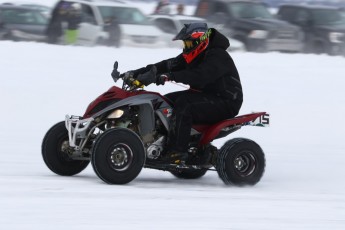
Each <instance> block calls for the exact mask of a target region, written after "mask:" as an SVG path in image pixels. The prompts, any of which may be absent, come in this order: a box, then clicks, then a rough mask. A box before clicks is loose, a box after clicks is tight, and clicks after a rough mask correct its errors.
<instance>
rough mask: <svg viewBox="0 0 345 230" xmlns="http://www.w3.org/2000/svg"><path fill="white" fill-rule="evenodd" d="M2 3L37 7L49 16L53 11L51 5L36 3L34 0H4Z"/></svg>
mask: <svg viewBox="0 0 345 230" xmlns="http://www.w3.org/2000/svg"><path fill="white" fill-rule="evenodd" d="M2 4H3V5H14V6H28V7H32V8H34V9H37V10H38V11H40V12H41V13H42V14H43V15H44V16H46V17H47V18H50V13H51V10H52V9H51V7H49V6H46V5H42V4H38V3H34V2H30V1H11V2H4V3H2Z"/></svg>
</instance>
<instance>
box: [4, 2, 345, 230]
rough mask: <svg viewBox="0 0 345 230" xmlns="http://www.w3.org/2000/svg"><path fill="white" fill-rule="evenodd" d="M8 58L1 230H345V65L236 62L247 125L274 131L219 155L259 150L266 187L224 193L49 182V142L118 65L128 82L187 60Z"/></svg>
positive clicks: (303, 59)
mask: <svg viewBox="0 0 345 230" xmlns="http://www.w3.org/2000/svg"><path fill="white" fill-rule="evenodd" d="M33 1H36V2H37V1H39V0H33ZM45 1H46V2H45ZM42 2H45V3H48V2H51V1H50V0H44V1H42ZM52 2H53V1H52ZM143 9H144V11H146V12H149V10H150V8H147V7H146V8H143ZM0 51H1V54H0V105H1V113H0V120H1V129H0V130H1V131H0V159H1V160H0V229H1V230H2V229H4V230H12V229H20V230H21V229H35V230H41V229H42V230H43V229H44V230H46V229H50V230H61V229H68V230H69V229H73V230H74V229H83V230H95V229H97V230H98V229H101V230H103V229H174V230H176V229H198V230H201V229H205V230H206V229H207V230H208V229H235V230H242V229H243V230H251V229H258V230H259V229H262V230H277V229H279V230H280V229H286V230H291V229H294V230H296V229H300V230H306V229H312V230H316V229H320V230H326V229H327V230H328V229H332V230H340V229H345V183H344V178H345V167H344V165H345V142H344V137H345V125H344V121H343V120H344V117H345V107H344V105H345V90H344V88H345V77H344V76H345V74H344V66H345V64H344V63H345V58H344V57H329V56H326V55H304V54H280V53H267V54H255V53H232V54H231V55H232V57H233V58H234V60H235V62H236V64H237V67H238V70H239V72H240V75H241V80H242V84H243V88H244V93H245V99H244V104H243V107H242V110H241V114H244V113H249V112H252V111H267V112H269V113H270V114H271V127H269V128H259V127H244V128H242V129H241V130H239V131H237V132H235V133H234V134H232V135H230V136H228V137H227V138H224V139H221V140H217V141H215V142H214V144H215V145H216V146H218V147H219V146H221V145H222V144H223V143H224V141H226V140H227V139H229V138H234V137H246V138H251V139H253V140H254V141H256V142H257V143H258V144H260V145H261V147H262V148H263V150H264V151H265V154H266V160H267V162H266V164H267V167H266V172H265V175H264V176H263V178H262V180H261V181H260V182H259V183H258V184H257V185H256V186H254V187H241V188H239V187H232V186H230V187H228V186H225V185H224V184H223V183H222V181H221V180H220V179H219V178H218V175H217V173H216V172H208V173H207V174H206V175H205V176H204V177H203V178H201V179H198V180H192V181H191V180H180V179H177V178H175V177H173V176H172V175H171V174H170V173H168V172H161V171H155V170H151V169H143V170H142V172H141V173H140V174H139V176H138V177H137V178H136V179H135V180H134V181H132V182H131V183H129V184H127V185H123V186H110V185H107V184H105V183H103V182H102V181H101V180H100V179H99V178H98V177H97V176H96V175H95V173H94V172H93V170H92V167H91V166H89V167H88V168H87V169H86V170H85V171H84V172H82V173H80V174H79V175H77V176H73V177H61V176H57V175H55V174H53V173H52V172H50V171H49V169H48V168H47V167H46V166H45V164H44V162H43V160H42V158H41V149H40V148H41V142H42V139H43V136H44V134H45V132H46V131H47V130H48V129H49V128H50V127H51V126H52V125H54V124H55V123H57V122H58V121H62V120H63V119H64V116H65V114H67V113H68V114H75V115H82V114H83V112H84V109H85V108H86V106H87V105H88V103H89V102H91V100H93V99H94V98H95V97H96V96H98V95H99V94H101V93H102V92H104V91H105V90H107V89H108V88H109V87H110V86H111V85H113V84H114V83H113V81H112V79H111V77H110V72H111V70H112V66H113V62H114V61H115V60H118V61H119V70H120V71H121V72H123V71H126V70H130V69H135V68H139V67H142V66H145V65H146V64H149V63H154V62H157V61H160V60H161V59H166V58H169V57H173V56H175V55H177V54H178V53H179V52H180V50H178V49H168V48H166V49H146V48H130V47H122V48H120V49H115V48H108V47H73V46H55V45H48V44H37V43H24V42H20V43H16V42H7V41H6V42H5V41H1V42H0ZM117 84H118V85H120V84H121V83H120V82H119V83H117ZM183 89H184V88H182V87H180V86H177V85H174V84H166V85H165V86H159V87H158V86H149V87H147V90H156V91H159V92H160V93H162V94H164V93H167V92H171V91H175V90H183Z"/></svg>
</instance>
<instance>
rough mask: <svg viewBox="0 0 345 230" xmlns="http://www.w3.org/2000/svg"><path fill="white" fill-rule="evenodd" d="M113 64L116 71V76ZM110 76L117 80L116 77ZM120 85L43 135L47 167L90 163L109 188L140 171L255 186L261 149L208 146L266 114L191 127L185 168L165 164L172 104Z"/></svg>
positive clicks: (265, 119)
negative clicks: (212, 174)
mask: <svg viewBox="0 0 345 230" xmlns="http://www.w3.org/2000/svg"><path fill="white" fill-rule="evenodd" d="M117 66H118V64H117V62H115V64H114V69H115V71H116V72H117ZM117 73H118V74H117V75H116V76H115V77H113V78H114V80H115V82H116V81H117V80H118V79H119V78H120V73H119V72H117ZM122 80H123V86H122V88H119V87H117V86H112V87H111V88H110V89H109V90H108V91H106V92H105V93H103V94H102V95H100V96H99V97H98V98H96V99H95V100H94V101H92V102H91V103H90V104H89V106H88V107H87V109H86V112H85V114H84V115H83V116H69V115H66V118H65V120H64V121H61V122H59V123H57V124H55V125H54V126H53V127H52V128H50V129H49V131H48V132H47V133H46V135H45V137H44V139H43V143H42V156H43V159H44V162H45V164H46V165H47V167H48V168H49V169H50V170H51V171H53V172H54V173H56V174H58V175H62V176H72V175H75V174H78V173H80V172H81V171H83V170H84V169H85V168H86V167H87V166H88V164H89V162H90V161H91V164H92V167H93V169H94V171H95V173H96V174H97V176H98V177H99V178H100V179H102V180H103V181H104V182H106V183H108V184H126V183H129V182H131V181H132V180H134V179H135V178H136V177H137V176H138V175H139V173H140V172H141V170H142V169H143V168H151V169H158V170H164V171H168V172H170V173H172V174H173V175H174V176H176V177H178V178H183V179H196V178H200V177H202V176H203V175H205V173H206V172H207V171H210V170H213V171H217V173H218V175H219V177H220V178H221V180H222V181H223V182H224V183H225V184H231V185H254V184H256V183H257V182H259V181H260V179H261V177H262V175H263V173H264V170H265V155H264V152H263V151H262V149H261V148H260V146H259V145H258V144H257V143H255V142H254V141H252V140H249V139H246V138H234V139H231V140H228V141H227V142H226V143H225V144H224V145H223V146H222V147H221V148H220V149H218V148H217V147H215V146H213V145H212V144H211V142H212V141H213V140H215V139H218V138H223V137H225V136H227V135H229V134H230V133H233V132H234V131H236V130H239V129H240V128H242V127H243V126H248V125H252V126H267V125H269V115H268V114H267V113H266V112H258V113H251V114H245V115H241V116H237V117H234V118H229V119H227V120H224V121H221V122H218V123H216V124H213V125H202V124H195V125H194V126H193V128H192V130H191V136H190V143H189V150H188V155H189V157H188V159H187V160H186V162H185V164H171V163H170V162H166V161H164V159H165V158H164V153H165V152H166V149H165V142H166V138H167V135H168V130H169V120H170V117H171V114H172V110H173V105H172V104H170V102H169V101H168V100H166V99H165V98H164V96H162V95H160V94H159V93H157V92H149V91H145V90H144V89H143V88H144V86H143V85H142V84H141V83H140V82H139V81H138V80H136V79H133V77H131V76H129V75H125V77H123V79H122Z"/></svg>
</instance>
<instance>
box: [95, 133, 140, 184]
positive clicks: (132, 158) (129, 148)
mask: <svg viewBox="0 0 345 230" xmlns="http://www.w3.org/2000/svg"><path fill="white" fill-rule="evenodd" d="M91 163H92V167H93V169H94V171H95V173H96V174H97V176H98V177H99V178H100V179H102V180H103V181H104V182H106V183H108V184H126V183H129V182H130V181H132V180H134V179H135V178H136V177H137V176H138V175H139V173H140V171H141V169H142V168H143V166H144V163H145V149H144V146H143V143H142V141H141V139H140V138H139V137H138V135H137V134H136V133H134V132H133V131H131V130H129V129H124V128H115V129H109V130H107V131H105V132H104V133H102V134H101V135H100V136H99V137H98V138H97V139H96V141H95V143H94V147H93V149H92V157H91Z"/></svg>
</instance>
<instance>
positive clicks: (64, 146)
mask: <svg viewBox="0 0 345 230" xmlns="http://www.w3.org/2000/svg"><path fill="white" fill-rule="evenodd" d="M58 146H60V154H59V156H58V157H59V158H60V159H61V160H64V161H73V159H72V158H71V156H70V154H71V153H70V151H69V141H68V138H63V139H62V140H61V141H60V143H59V145H58Z"/></svg>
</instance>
